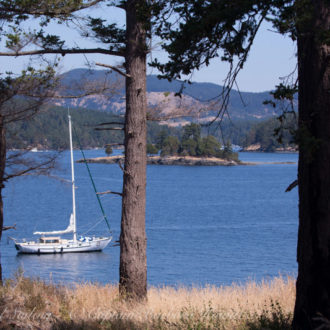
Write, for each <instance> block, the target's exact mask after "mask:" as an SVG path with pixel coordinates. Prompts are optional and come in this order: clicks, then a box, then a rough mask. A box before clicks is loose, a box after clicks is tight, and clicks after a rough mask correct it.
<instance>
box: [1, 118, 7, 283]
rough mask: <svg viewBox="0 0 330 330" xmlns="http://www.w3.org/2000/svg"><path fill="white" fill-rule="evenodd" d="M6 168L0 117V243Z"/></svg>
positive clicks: (4, 136) (3, 135) (4, 141)
mask: <svg viewBox="0 0 330 330" xmlns="http://www.w3.org/2000/svg"><path fill="white" fill-rule="evenodd" d="M5 168H6V128H5V125H4V122H3V116H1V115H0V241H1V237H2V228H3V200H2V190H3V188H4V183H3V180H4V175H5ZM0 285H2V266H1V251H0Z"/></svg>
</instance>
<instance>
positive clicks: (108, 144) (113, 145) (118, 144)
mask: <svg viewBox="0 0 330 330" xmlns="http://www.w3.org/2000/svg"><path fill="white" fill-rule="evenodd" d="M123 145H124V143H107V144H106V145H105V147H107V146H109V147H115V146H123Z"/></svg>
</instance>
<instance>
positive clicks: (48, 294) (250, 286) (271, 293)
mask: <svg viewBox="0 0 330 330" xmlns="http://www.w3.org/2000/svg"><path fill="white" fill-rule="evenodd" d="M294 299H295V281H294V279H293V278H290V277H288V278H283V277H278V278H275V279H273V280H272V281H264V282H262V283H258V284H257V283H255V282H253V281H251V282H249V283H247V284H245V285H237V284H233V285H231V286H224V287H214V286H209V287H201V288H198V287H196V288H184V287H182V288H177V289H175V288H172V287H160V288H155V287H151V288H150V289H149V291H148V302H147V303H145V304H132V303H125V302H124V301H122V300H120V299H119V297H118V288H117V286H114V285H105V286H102V285H97V284H91V283H86V284H75V285H74V286H71V287H69V286H63V285H55V284H46V283H45V282H42V281H40V280H31V279H28V278H25V277H23V276H18V277H17V278H15V279H14V280H7V281H6V283H5V285H4V287H3V288H0V329H281V330H282V329H289V328H290V322H291V320H292V311H293V306H294Z"/></svg>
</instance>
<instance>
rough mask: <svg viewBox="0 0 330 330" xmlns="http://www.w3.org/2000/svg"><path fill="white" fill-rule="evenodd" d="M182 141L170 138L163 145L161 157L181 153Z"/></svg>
mask: <svg viewBox="0 0 330 330" xmlns="http://www.w3.org/2000/svg"><path fill="white" fill-rule="evenodd" d="M179 146H180V141H179V139H178V138H177V137H176V136H168V137H167V138H166V139H165V140H164V143H163V148H162V150H161V152H160V155H161V156H168V155H176V154H177V153H178V151H179Z"/></svg>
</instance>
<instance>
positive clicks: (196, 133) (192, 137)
mask: <svg viewBox="0 0 330 330" xmlns="http://www.w3.org/2000/svg"><path fill="white" fill-rule="evenodd" d="M111 152H112V150H109V149H108V150H107V149H106V153H107V154H108V157H98V158H92V159H87V162H90V163H106V164H115V163H120V162H123V161H124V156H123V155H119V156H110V154H111ZM78 162H82V160H79V161H78ZM147 163H148V164H151V165H185V166H216V165H220V166H232V165H238V164H241V162H240V161H239V160H238V153H237V152H234V151H233V150H232V146H231V143H230V141H227V142H226V144H225V145H224V146H222V145H221V143H220V142H219V141H218V140H217V139H216V138H215V137H214V136H212V135H207V136H204V137H202V136H201V127H200V125H198V124H195V123H192V124H189V125H186V126H185V127H184V130H183V134H182V136H173V135H168V134H167V132H166V131H165V130H164V131H161V132H160V133H159V134H158V136H157V143H155V144H151V143H148V144H147Z"/></svg>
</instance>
